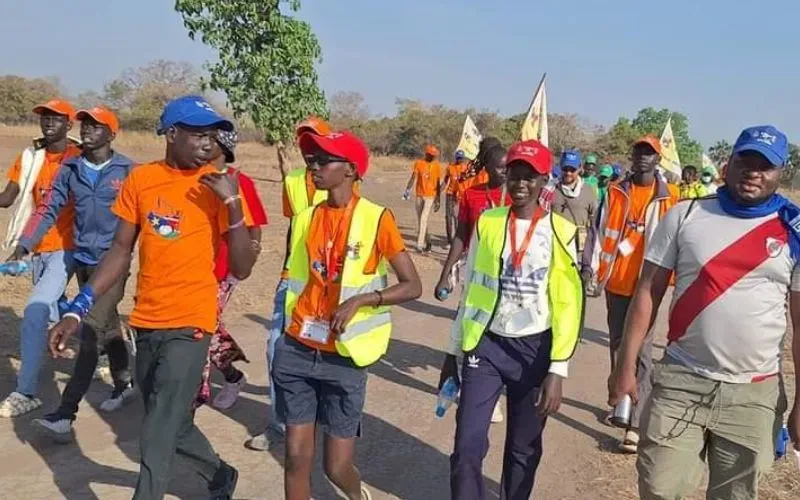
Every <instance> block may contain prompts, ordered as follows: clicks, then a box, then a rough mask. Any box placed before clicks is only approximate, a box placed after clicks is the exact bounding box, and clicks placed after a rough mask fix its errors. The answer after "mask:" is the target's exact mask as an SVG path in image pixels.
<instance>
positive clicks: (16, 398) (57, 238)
mask: <svg viewBox="0 0 800 500" xmlns="http://www.w3.org/2000/svg"><path fill="white" fill-rule="evenodd" d="M33 112H34V113H36V114H37V115H39V124H40V126H41V129H42V138H40V139H36V140H35V141H34V144H33V147H31V148H29V149H28V150H27V151H26V152H25V153H23V154H20V155H19V156H18V157H17V159H16V161H15V162H14V165H13V166H12V167H11V170H9V172H8V184H7V185H6V188H5V190H4V191H3V192H2V193H0V207H2V208H7V207H10V206H11V205H12V204H14V202H15V201H16V200H17V198H21V200H20V202H19V203H17V205H16V208H15V211H14V214H13V215H12V216H11V219H12V221H11V222H10V223H9V224H12V227H11V228H9V236H8V238H7V240H6V245H8V246H16V244H17V242H18V240H19V238H20V237H21V236H22V229H23V228H24V227H25V226H26V223H27V222H29V221H30V220H32V219H35V218H38V217H41V213H42V212H43V211H45V210H46V209H47V200H48V197H49V193H50V189H51V186H52V184H53V180H55V178H56V175H57V174H58V171H59V170H60V168H61V162H62V161H63V160H65V159H67V158H70V157H73V156H77V155H78V154H80V149H79V148H78V146H77V145H76V142H77V141H75V140H74V139H71V138H70V137H68V136H67V133H68V132H69V130H70V129H71V128H72V122H73V120H74V119H75V109H74V108H73V107H72V105H71V104H70V103H68V102H67V101H63V100H58V99H55V100H52V101H49V102H47V103H45V104H42V105H40V106H36V107H35V108H34V109H33ZM39 161H41V167H40V169H39V172H38V175H37V176H36V177H35V178H30V177H29V175H31V174H32V171H33V170H34V164H35V163H37V162H39ZM23 204H31V206H33V207H36V208H35V210H34V211H33V213H31V215H30V217H28V218H25V217H24V216H23V211H22V210H23V208H24V207H23ZM23 219H24V220H23ZM73 219H74V210H73V206H72V204H71V203H70V204H69V205H67V206H66V207H65V208H64V210H62V211H61V213H60V215H59V217H58V219H57V220H56V223H55V225H53V227H52V228H51V229H50V230H49V231H47V233H46V234H45V235H44V236H43V237H42V239H41V241H40V242H39V244H38V245H36V247H35V248H33V249H32V251H31V253H32V254H33V255H32V257H31V261H30V263H31V268H32V271H33V283H34V287H33V291H32V293H31V295H30V297H29V298H28V303H27V304H26V306H25V312H24V315H23V318H22V325H21V328H20V355H21V361H22V362H21V366H20V369H19V374H18V375H17V387H16V389H15V390H14V392H12V393H11V394H9V395H8V397H6V398H5V399H4V400H3V401H2V402H0V417H6V418H9V417H17V416H20V415H24V414H26V413H28V412H30V411H33V410H35V409H37V408H39V407H40V406H42V402H41V401H40V400H39V399H38V398H37V397H36V394H37V391H38V379H39V370H40V369H41V366H42V362H43V361H44V355H45V352H46V349H47V335H46V332H47V323H48V321H53V322H55V321H58V305H57V304H58V300H59V299H60V298H61V297H62V296H63V294H64V289H65V288H66V286H67V283H68V282H69V278H70V276H71V275H72V272H73V260H72V250H73V242H72V223H73ZM23 256H24V254H23V253H22V252H14V253H13V254H12V255H11V257H9V259H8V260H9V261H19V260H21V259H22V258H23Z"/></svg>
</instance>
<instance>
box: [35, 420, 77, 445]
mask: <svg viewBox="0 0 800 500" xmlns="http://www.w3.org/2000/svg"><path fill="white" fill-rule="evenodd" d="M33 425H35V426H37V427H39V428H41V429H44V430H45V431H46V432H47V434H49V435H50V437H51V438H53V440H55V441H56V442H57V443H62V444H66V443H71V442H72V441H74V440H75V430H74V429H73V428H72V419H70V418H64V417H62V416H60V415H56V414H54V413H52V414H50V415H45V417H44V418H37V419H35V420H34V421H33Z"/></svg>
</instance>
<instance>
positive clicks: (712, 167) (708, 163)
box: [703, 153, 719, 179]
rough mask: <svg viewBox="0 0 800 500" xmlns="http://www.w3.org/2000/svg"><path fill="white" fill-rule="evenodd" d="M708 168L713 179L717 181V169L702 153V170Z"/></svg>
mask: <svg viewBox="0 0 800 500" xmlns="http://www.w3.org/2000/svg"><path fill="white" fill-rule="evenodd" d="M707 168H710V169H711V170H712V171H713V172H714V179H719V169H718V168H717V166H716V165H714V162H713V161H712V160H711V158H709V157H708V155H707V154H705V153H703V170H705V169H707Z"/></svg>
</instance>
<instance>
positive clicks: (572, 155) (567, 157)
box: [561, 149, 582, 170]
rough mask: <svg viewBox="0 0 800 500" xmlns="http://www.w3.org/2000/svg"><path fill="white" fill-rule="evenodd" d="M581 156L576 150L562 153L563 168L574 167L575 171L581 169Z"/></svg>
mask: <svg viewBox="0 0 800 500" xmlns="http://www.w3.org/2000/svg"><path fill="white" fill-rule="evenodd" d="M581 164H582V162H581V154H580V153H579V152H577V151H575V150H574V149H568V150H566V151H564V152H563V153H561V168H564V167H572V168H574V169H576V170H577V169H579V168H581Z"/></svg>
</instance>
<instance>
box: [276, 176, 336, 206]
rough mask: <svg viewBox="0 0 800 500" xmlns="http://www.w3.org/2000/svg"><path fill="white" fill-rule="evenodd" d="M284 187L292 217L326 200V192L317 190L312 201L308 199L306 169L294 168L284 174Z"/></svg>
mask: <svg viewBox="0 0 800 500" xmlns="http://www.w3.org/2000/svg"><path fill="white" fill-rule="evenodd" d="M283 183H284V185H285V186H286V195H287V196H288V198H289V206H290V207H292V213H293V214H294V215H297V214H299V213H300V212H302V211H303V210H305V209H306V208H308V207H310V206H313V205H316V204H318V203H319V202H321V201H325V200H327V199H328V192H327V191H322V190H319V189H317V190H316V191H315V192H314V199H313V200H309V199H308V186H307V185H306V169H305V167H303V168H296V169H294V170H292V171H291V172H289V173H288V174H286V177H285V178H284V179H283Z"/></svg>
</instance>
